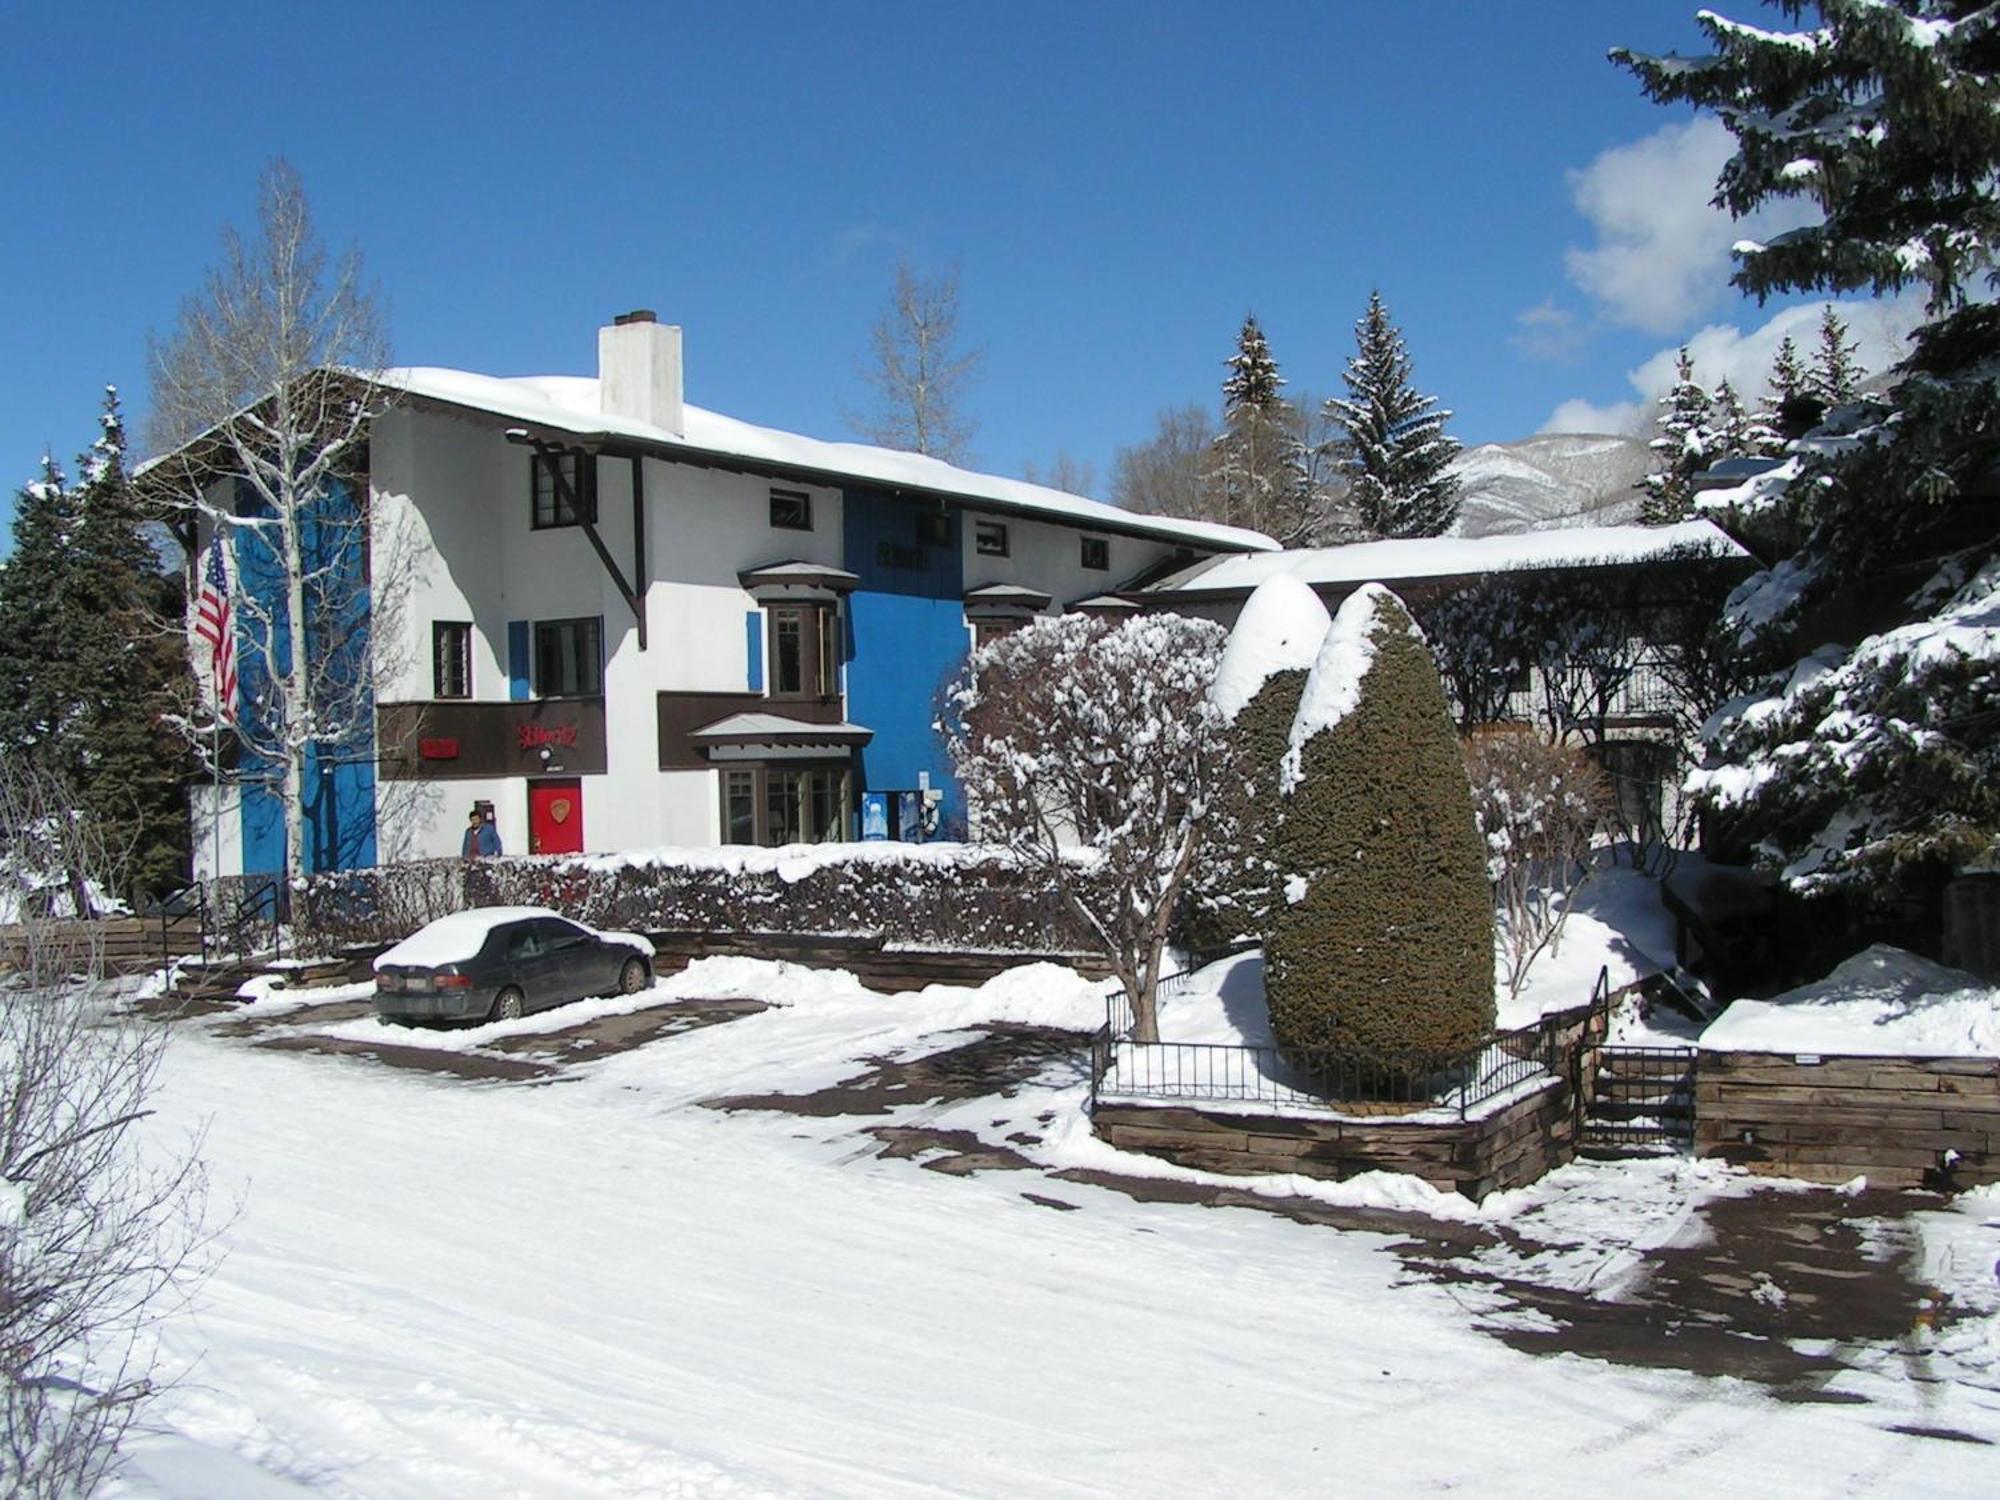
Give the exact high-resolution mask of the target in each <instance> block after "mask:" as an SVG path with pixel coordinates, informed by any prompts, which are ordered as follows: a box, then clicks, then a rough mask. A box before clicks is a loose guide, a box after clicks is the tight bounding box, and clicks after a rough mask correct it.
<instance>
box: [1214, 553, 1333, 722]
mask: <svg viewBox="0 0 2000 1500" xmlns="http://www.w3.org/2000/svg"><path fill="white" fill-rule="evenodd" d="M1330 624H1332V620H1331V619H1330V618H1329V616H1328V615H1327V612H1326V605H1324V604H1323V603H1321V602H1320V597H1319V595H1318V594H1315V593H1314V592H1313V591H1312V588H1311V586H1310V585H1308V584H1305V583H1301V582H1300V581H1299V580H1298V579H1296V578H1294V577H1292V576H1291V575H1290V574H1289V573H1281V574H1279V575H1278V576H1277V577H1275V578H1267V579H1265V580H1264V582H1262V583H1260V584H1258V585H1257V587H1256V588H1255V589H1253V590H1251V592H1250V597H1249V599H1248V600H1247V601H1245V603H1244V605H1243V612H1242V614H1240V615H1238V616H1237V618H1236V625H1235V628H1234V629H1232V630H1231V631H1230V632H1229V644H1228V645H1227V646H1225V647H1224V648H1223V651H1222V662H1221V665H1220V666H1218V667H1217V668H1216V672H1215V687H1214V689H1213V690H1212V691H1211V693H1210V701H1211V702H1213V703H1214V705H1215V709H1216V712H1217V713H1219V714H1220V715H1221V716H1222V718H1223V720H1224V721H1225V722H1229V723H1233V722H1235V719H1236V716H1237V715H1238V714H1240V713H1242V712H1243V710H1244V708H1245V707H1247V706H1248V705H1249V702H1250V700H1251V699H1252V698H1254V697H1256V696H1257V694H1258V693H1259V692H1260V691H1262V690H1263V687H1264V684H1265V683H1267V682H1269V681H1270V680H1271V679H1272V678H1273V677H1275V676H1276V675H1277V674H1278V673H1280V672H1309V671H1311V670H1312V665H1313V662H1314V661H1316V660H1317V659H1318V657H1319V648H1320V643H1321V642H1322V641H1324V640H1325V639H1326V632H1327V627H1328V626H1329V625H1330Z"/></svg>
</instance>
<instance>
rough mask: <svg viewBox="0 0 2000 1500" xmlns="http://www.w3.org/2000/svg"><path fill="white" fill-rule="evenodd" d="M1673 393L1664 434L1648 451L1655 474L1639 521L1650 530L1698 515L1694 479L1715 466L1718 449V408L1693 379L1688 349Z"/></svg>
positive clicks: (1665, 407) (1663, 414) (1664, 413)
mask: <svg viewBox="0 0 2000 1500" xmlns="http://www.w3.org/2000/svg"><path fill="white" fill-rule="evenodd" d="M1674 371H1675V372H1674V384H1673V389H1671V390H1670V391H1668V392H1667V395H1666V399H1665V401H1664V402H1663V404H1662V406H1661V410H1660V432H1659V436H1657V437H1655V438H1654V439H1653V440H1652V442H1651V443H1650V444H1648V445H1647V446H1649V447H1650V448H1651V449H1652V450H1653V454H1654V459H1653V469H1652V472H1651V473H1649V474H1648V475H1647V476H1646V478H1645V480H1644V481H1643V482H1644V485H1645V489H1646V496H1645V499H1644V500H1643V501H1641V502H1640V506H1639V520H1640V522H1641V523H1642V524H1644V525H1647V526H1669V525H1672V524H1673V523H1674V522H1675V521H1680V520H1685V519H1686V518H1687V516H1688V514H1689V513H1690V512H1691V511H1692V510H1693V509H1694V477H1695V475H1697V474H1699V473H1700V472H1701V471H1702V470H1703V469H1705V468H1707V467H1708V466H1709V464H1710V463H1712V462H1714V457H1713V456H1712V454H1711V447H1712V444H1713V433H1712V431H1711V426H1712V423H1713V416H1714V412H1713V403H1712V401H1711V399H1710V397H1709V394H1708V391H1707V389H1706V388H1704V387H1703V385H1702V384H1701V382H1700V381H1698V380H1696V379H1695V378H1694V360H1693V359H1692V358H1690V357H1689V355H1688V351H1687V350H1686V349H1685V348H1683V349H1682V350H1681V353H1680V360H1679V362H1678V363H1677V364H1676V365H1675V367H1674Z"/></svg>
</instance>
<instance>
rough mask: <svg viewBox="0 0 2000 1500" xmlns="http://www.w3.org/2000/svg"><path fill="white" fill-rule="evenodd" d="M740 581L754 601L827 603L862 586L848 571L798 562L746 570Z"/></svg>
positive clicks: (780, 563) (767, 565) (825, 564)
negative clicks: (796, 600) (795, 600)
mask: <svg viewBox="0 0 2000 1500" xmlns="http://www.w3.org/2000/svg"><path fill="white" fill-rule="evenodd" d="M736 581H737V582H738V583H740V584H741V585H743V589H744V592H745V593H747V594H749V595H750V596H751V597H752V598H754V599H758V600H760V601H766V602H769V601H778V602H782V601H784V600H786V599H798V600H806V601H818V602H822V603H827V602H831V601H833V600H836V599H838V598H839V597H840V596H841V595H842V594H851V593H853V592H854V590H855V589H857V588H859V587H860V585H861V579H860V577H859V576H858V575H856V574H853V573H850V572H848V571H847V570H846V569H845V568H836V567H834V566H832V565H831V564H830V563H814V562H799V561H797V560H796V559H792V560H787V561H785V562H774V563H766V564H765V565H764V566H763V567H761V568H745V569H744V570H743V571H742V572H741V573H738V574H737V575H736Z"/></svg>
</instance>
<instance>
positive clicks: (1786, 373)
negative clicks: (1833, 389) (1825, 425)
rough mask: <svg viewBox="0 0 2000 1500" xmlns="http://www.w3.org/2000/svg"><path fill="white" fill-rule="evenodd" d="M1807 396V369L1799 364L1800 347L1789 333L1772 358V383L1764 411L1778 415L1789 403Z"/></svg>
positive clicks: (1779, 343) (1766, 396) (1780, 342)
mask: <svg viewBox="0 0 2000 1500" xmlns="http://www.w3.org/2000/svg"><path fill="white" fill-rule="evenodd" d="M1806 394H1808V386H1807V377H1806V367H1805V366H1804V365H1802V364H1801V363H1799V346H1798V345H1797V344H1795V343H1793V342H1792V336H1791V335H1790V334H1789V333H1788V334H1786V335H1785V336H1784V337H1783V338H1782V339H1780V340H1779V341H1778V352H1777V353H1776V354H1775V355H1773V356H1772V357H1771V383H1770V386H1769V388H1768V392H1767V394H1766V395H1765V398H1764V409H1765V410H1766V411H1768V412H1771V413H1773V414H1776V413H1778V412H1781V411H1783V410H1784V407H1785V403H1786V402H1787V401H1796V400H1797V399H1798V398H1799V397H1800V396H1803V395H1806Z"/></svg>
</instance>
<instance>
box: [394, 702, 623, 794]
mask: <svg viewBox="0 0 2000 1500" xmlns="http://www.w3.org/2000/svg"><path fill="white" fill-rule="evenodd" d="M375 734H376V743H377V744H378V745H379V746H381V760H380V768H381V774H382V776H383V777H384V779H386V780H391V781H412V780H417V781H454V780H463V779H468V778H471V777H497V776H602V775H603V774H604V771H605V756H606V751H605V731H604V699H603V698H602V697H595V698H529V699H525V700H523V701H521V702H518V703H517V702H507V703H491V702H478V701H473V700H467V699H447V700H444V701H440V702H433V703H381V704H377V705H376V709H375ZM544 748H546V749H548V751H549V752H550V753H549V759H548V760H547V761H544V760H543V759H542V755H541V752H542V750H543V749H544ZM426 749H428V750H429V751H430V753H429V754H428V755H426V754H425V750H426Z"/></svg>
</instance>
